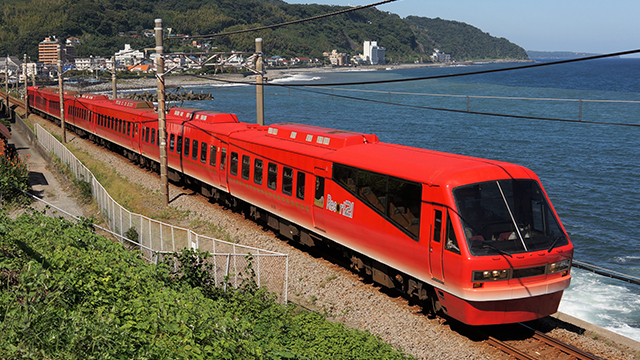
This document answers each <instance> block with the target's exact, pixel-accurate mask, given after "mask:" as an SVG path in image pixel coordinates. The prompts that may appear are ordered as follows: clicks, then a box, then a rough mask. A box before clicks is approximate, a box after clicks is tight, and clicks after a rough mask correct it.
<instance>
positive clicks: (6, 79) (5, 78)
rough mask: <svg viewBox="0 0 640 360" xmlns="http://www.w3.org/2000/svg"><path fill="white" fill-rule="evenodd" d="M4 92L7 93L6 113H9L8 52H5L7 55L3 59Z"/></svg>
mask: <svg viewBox="0 0 640 360" xmlns="http://www.w3.org/2000/svg"><path fill="white" fill-rule="evenodd" d="M4 87H5V90H4V93H5V95H7V98H6V100H7V109H6V110H7V114H9V108H10V107H9V54H7V57H6V58H5V59H4Z"/></svg>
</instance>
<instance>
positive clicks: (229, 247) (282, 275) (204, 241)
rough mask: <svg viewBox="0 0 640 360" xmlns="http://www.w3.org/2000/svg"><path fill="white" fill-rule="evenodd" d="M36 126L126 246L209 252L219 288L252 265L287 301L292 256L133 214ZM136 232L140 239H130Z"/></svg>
mask: <svg viewBox="0 0 640 360" xmlns="http://www.w3.org/2000/svg"><path fill="white" fill-rule="evenodd" d="M35 129H36V136H37V139H38V141H39V142H40V144H41V145H42V146H43V147H44V148H45V149H46V150H47V151H49V152H50V153H53V154H54V155H55V156H57V157H58V158H59V159H60V161H61V162H62V164H64V165H66V166H67V167H68V169H69V171H70V172H71V173H73V175H74V176H75V177H76V179H79V180H82V181H86V182H88V183H89V184H91V192H92V195H93V197H94V198H95V199H96V202H97V203H98V207H99V208H100V214H101V216H102V217H103V218H104V220H105V221H106V223H107V225H108V227H109V229H111V233H112V234H114V236H116V237H117V238H118V239H120V241H121V242H123V244H125V245H126V246H128V247H129V248H132V247H133V248H135V249H137V250H140V251H141V252H142V254H143V256H144V257H145V258H147V259H148V260H150V261H153V262H156V263H157V262H158V260H159V259H160V260H162V259H163V258H164V257H166V255H167V254H171V253H173V252H176V251H180V250H182V249H185V248H193V249H199V250H201V251H205V252H209V253H210V257H209V258H208V259H207V263H209V264H211V265H213V272H214V274H213V275H214V278H215V283H216V286H226V285H227V284H229V285H231V286H234V287H238V286H240V285H242V281H243V280H246V276H245V275H243V274H246V272H247V270H248V266H249V265H251V269H252V270H253V272H254V273H255V278H254V279H253V280H254V281H255V282H256V283H257V285H258V286H260V287H264V288H266V289H267V290H268V291H269V292H272V293H274V294H276V296H277V297H278V299H279V300H281V301H283V302H285V303H286V301H287V288H288V270H289V269H288V266H289V257H288V255H286V254H280V253H276V252H273V251H268V250H262V249H258V248H255V247H251V246H245V245H240V244H235V243H231V242H227V241H223V240H219V239H214V238H211V237H208V236H203V235H199V234H197V233H195V232H194V231H191V230H189V229H185V228H182V227H178V226H174V225H171V224H166V223H163V222H161V221H157V220H154V219H150V218H148V217H146V216H143V215H140V214H135V213H132V212H130V211H129V210H127V209H125V208H123V207H122V206H120V204H118V203H117V202H116V201H115V200H113V198H112V197H111V196H110V195H109V193H107V191H106V190H105V189H104V187H103V186H102V184H100V183H99V182H98V181H97V180H96V178H95V176H93V173H91V171H89V169H88V168H87V167H86V166H84V165H83V164H82V163H81V162H80V160H78V159H77V158H76V157H75V156H74V155H73V153H71V151H69V149H67V148H66V147H65V146H64V145H62V143H60V142H59V141H58V140H57V139H56V138H55V137H53V135H51V134H50V133H49V132H47V131H46V130H45V129H44V128H43V127H42V126H40V125H39V124H35ZM133 230H135V231H133ZM127 234H128V235H129V236H127ZM136 234H137V239H130V238H129V237H134V236H133V235H136ZM249 257H251V258H252V259H251V260H250V259H249Z"/></svg>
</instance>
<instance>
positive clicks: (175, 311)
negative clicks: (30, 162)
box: [0, 211, 405, 359]
mask: <svg viewBox="0 0 640 360" xmlns="http://www.w3.org/2000/svg"><path fill="white" fill-rule="evenodd" d="M204 254H205V253H201V252H198V251H192V250H187V251H184V252H181V253H178V254H175V256H176V258H177V259H178V260H179V261H180V263H181V266H182V267H181V269H180V270H179V271H176V272H174V271H172V270H170V269H171V268H170V266H169V265H168V264H161V265H158V266H155V265H152V264H148V263H147V262H145V261H144V260H143V259H141V258H140V256H139V253H138V252H127V251H126V250H125V249H124V247H123V246H122V245H121V244H119V243H117V242H113V241H110V240H108V239H106V238H104V237H102V236H98V235H96V234H95V233H94V232H93V225H92V223H91V221H89V220H86V219H85V220H83V221H81V222H80V223H78V224H74V223H71V222H69V221H67V220H64V219H61V218H58V219H55V218H48V217H45V216H44V215H43V214H41V213H38V212H35V211H33V212H28V213H25V214H22V215H20V216H19V217H18V218H17V219H15V220H12V219H11V218H9V217H8V216H6V215H5V214H4V213H2V212H0V289H2V291H0V354H2V356H1V357H3V358H8V359H18V358H20V359H114V358H117V359H142V358H147V359H187V358H189V359H361V358H372V359H373V358H375V359H402V358H405V356H404V355H402V354H401V353H399V352H397V351H395V350H394V349H392V348H391V346H389V345H386V344H384V343H381V341H380V340H379V339H378V338H376V337H374V336H372V335H370V334H368V333H366V332H360V331H356V330H351V329H348V328H346V327H345V326H344V325H342V324H336V323H331V322H328V321H327V320H325V319H324V317H323V316H322V315H319V314H314V313H308V312H302V311H299V310H298V309H296V308H295V307H293V306H282V305H280V304H277V303H276V302H274V301H273V297H272V296H271V295H270V294H268V293H267V292H266V291H264V290H262V289H257V288H254V287H252V286H243V287H241V288H240V289H238V290H232V289H228V290H227V291H226V292H224V291H221V290H220V289H217V290H215V289H212V286H211V285H212V281H211V278H210V275H207V274H205V273H206V272H207V270H209V268H208V267H207V266H205V265H206V264H207V262H206V260H207V256H208V255H204ZM246 273H247V274H245V276H246V278H247V279H249V278H250V275H249V274H251V273H252V271H251V270H247V271H246ZM249 281H250V280H249Z"/></svg>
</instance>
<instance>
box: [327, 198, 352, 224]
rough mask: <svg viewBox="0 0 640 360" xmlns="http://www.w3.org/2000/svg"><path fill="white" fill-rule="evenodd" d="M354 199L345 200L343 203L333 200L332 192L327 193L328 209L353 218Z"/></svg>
mask: <svg viewBox="0 0 640 360" xmlns="http://www.w3.org/2000/svg"><path fill="white" fill-rule="evenodd" d="M353 206H354V203H353V201H349V200H345V201H344V202H343V203H342V204H338V202H337V201H333V199H332V198H331V194H327V210H329V211H333V212H336V213H338V214H340V215H343V216H346V217H348V218H350V219H353Z"/></svg>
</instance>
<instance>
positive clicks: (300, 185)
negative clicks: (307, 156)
mask: <svg viewBox="0 0 640 360" xmlns="http://www.w3.org/2000/svg"><path fill="white" fill-rule="evenodd" d="M304 180H305V175H304V173H303V172H302V171H298V178H297V179H296V197H297V198H298V199H300V200H304Z"/></svg>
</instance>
